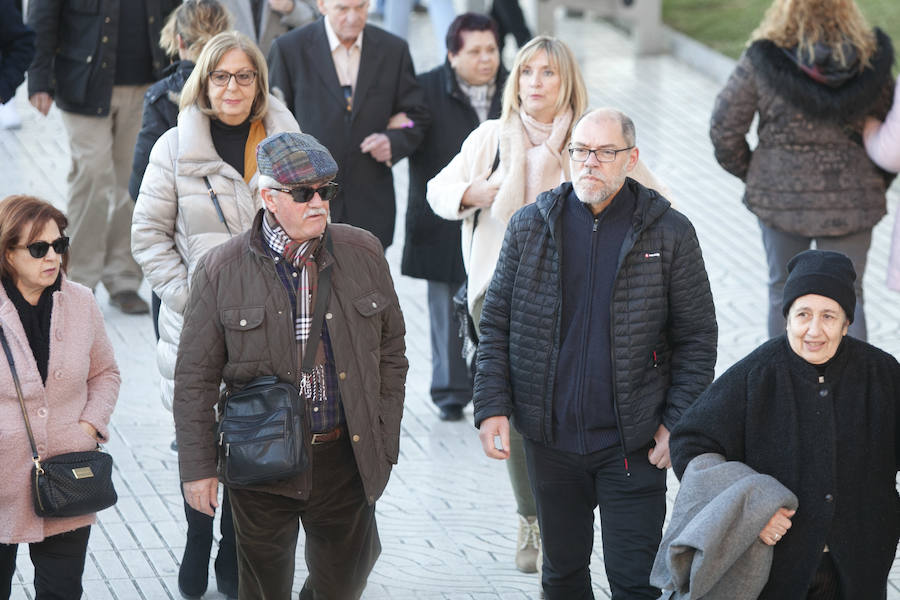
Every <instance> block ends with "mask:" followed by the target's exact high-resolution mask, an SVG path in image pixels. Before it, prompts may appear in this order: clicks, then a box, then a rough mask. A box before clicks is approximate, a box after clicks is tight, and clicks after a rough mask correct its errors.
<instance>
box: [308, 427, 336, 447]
mask: <svg viewBox="0 0 900 600" xmlns="http://www.w3.org/2000/svg"><path fill="white" fill-rule="evenodd" d="M343 435H344V426H343V425H339V426H337V427H335V428H334V429H332V430H331V431H323V432H322V433H314V434H312V443H313V444H314V445H315V444H324V443H325V442H333V441H335V440H338V439H340V438H341V436H343Z"/></svg>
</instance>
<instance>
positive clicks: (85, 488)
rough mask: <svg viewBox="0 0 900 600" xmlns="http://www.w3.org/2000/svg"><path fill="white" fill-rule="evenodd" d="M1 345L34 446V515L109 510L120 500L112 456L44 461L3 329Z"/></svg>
mask: <svg viewBox="0 0 900 600" xmlns="http://www.w3.org/2000/svg"><path fill="white" fill-rule="evenodd" d="M0 343H2V344H3V352H4V353H5V354H6V360H7V361H8V362H9V370H10V372H12V378H13V383H15V386H16V394H17V395H18V396H19V404H20V406H21V407H22V416H23V417H24V418H25V429H26V430H27V432H28V441H29V442H30V443H31V460H32V461H34V467H33V468H32V471H31V492H32V497H33V500H34V512H35V513H36V514H37V516H39V517H77V516H80V515H87V514H90V513H95V512H97V511H100V510H103V509H104V508H109V507H110V506H112V505H113V504H115V503H116V501H117V500H118V499H119V498H118V496H117V495H116V489H115V487H114V486H113V482H112V465H113V460H112V457H111V456H110V455H109V454H107V453H105V452H103V451H101V450H100V445H99V444H98V445H97V450H88V451H85V452H67V453H65V454H59V455H57V456H53V457H50V458H48V459H46V460H42V459H41V457H40V456H39V455H38V452H37V448H36V447H35V444H34V435H33V434H32V433H31V423H30V422H29V420H28V411H26V410H25V399H24V398H23V397H22V388H21V386H20V385H19V375H18V373H16V365H15V363H14V362H13V357H12V352H11V351H10V349H9V343H8V342H7V340H6V333H5V332H4V331H3V329H2V328H0Z"/></svg>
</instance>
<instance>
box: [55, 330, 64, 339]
mask: <svg viewBox="0 0 900 600" xmlns="http://www.w3.org/2000/svg"><path fill="white" fill-rule="evenodd" d="M56 339H58V340H61V339H63V332H62V329H57V330H56Z"/></svg>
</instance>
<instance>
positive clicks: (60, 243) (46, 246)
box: [16, 235, 69, 258]
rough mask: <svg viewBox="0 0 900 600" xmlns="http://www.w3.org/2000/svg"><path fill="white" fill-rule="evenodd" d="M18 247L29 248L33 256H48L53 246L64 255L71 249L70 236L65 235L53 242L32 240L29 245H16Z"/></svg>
mask: <svg viewBox="0 0 900 600" xmlns="http://www.w3.org/2000/svg"><path fill="white" fill-rule="evenodd" d="M16 248H17V249H27V250H28V253H29V254H31V257H32V258H44V257H45V256H47V252H49V251H50V248H53V251H54V252H56V253H57V254H59V255H60V256H62V255H63V254H65V253H66V252H68V251H69V238H68V237H66V236H64V235H63V236H60V237H58V238H56V239H55V240H53V241H52V242H32V243H31V244H28V245H27V246H16Z"/></svg>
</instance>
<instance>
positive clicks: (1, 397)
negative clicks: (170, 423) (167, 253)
mask: <svg viewBox="0 0 900 600" xmlns="http://www.w3.org/2000/svg"><path fill="white" fill-rule="evenodd" d="M67 225H68V220H67V219H66V217H65V215H63V213H62V212H60V211H59V210H58V209H57V208H55V207H54V206H53V205H52V204H50V203H48V202H45V201H43V200H39V199H38V198H34V197H32V196H23V195H17V196H8V197H7V198H5V199H4V200H3V201H0V282H2V284H3V285H2V286H0V328H2V331H3V334H4V335H5V337H6V340H7V343H8V344H9V348H10V351H11V352H12V356H13V362H14V364H15V368H16V372H17V374H18V377H19V381H20V384H21V390H22V396H23V399H24V402H25V410H26V411H27V412H28V418H29V421H30V423H31V430H32V433H33V435H34V443H35V445H36V448H37V451H38V453H39V454H40V456H41V457H42V458H49V457H52V456H56V455H58V454H63V453H66V452H81V451H86V450H93V449H94V448H96V447H97V443H98V442H105V441H107V440H108V439H109V419H110V416H111V415H112V411H113V407H115V405H116V400H117V398H118V396H119V384H120V377H119V369H118V367H117V366H116V360H115V356H114V354H113V348H112V344H111V343H110V341H109V338H108V337H107V335H106V328H105V326H104V324H103V315H102V314H101V313H100V309H99V307H98V306H97V301H96V300H95V298H94V294H93V292H92V291H91V290H89V289H88V288H86V287H84V286H83V285H80V284H78V283H75V282H72V281H69V280H68V279H67V278H66V276H65V270H66V264H67V263H68V258H69V256H68V250H69V238H68V237H66V236H65V229H66V226H67ZM0 356H2V358H0V456H2V457H3V461H2V463H0V465H2V466H0V480H2V481H3V484H2V485H0V598H9V595H10V590H11V584H12V577H13V573H14V572H15V569H16V551H17V544H20V543H27V544H29V546H30V547H29V550H30V554H31V562H32V563H33V564H34V589H35V595H36V597H37V598H38V600H41V599H44V598H61V599H72V600H75V599H77V598H81V592H82V585H81V577H82V573H83V572H84V562H85V557H86V555H87V545H88V538H89V537H90V532H91V525H92V524H93V523H95V522H96V520H97V519H96V515H95V514H94V513H91V514H87V515H83V516H78V517H69V518H42V517H38V516H37V515H36V514H35V511H34V506H33V499H32V490H31V487H32V482H31V472H32V469H33V467H34V463H33V462H32V454H31V445H30V444H29V439H28V434H27V430H26V425H25V416H24V415H23V414H22V407H21V404H20V403H19V397H18V394H17V392H16V386H15V384H14V382H13V377H12V372H11V370H10V367H9V365H8V362H7V359H6V358H5V355H2V354H0Z"/></svg>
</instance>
